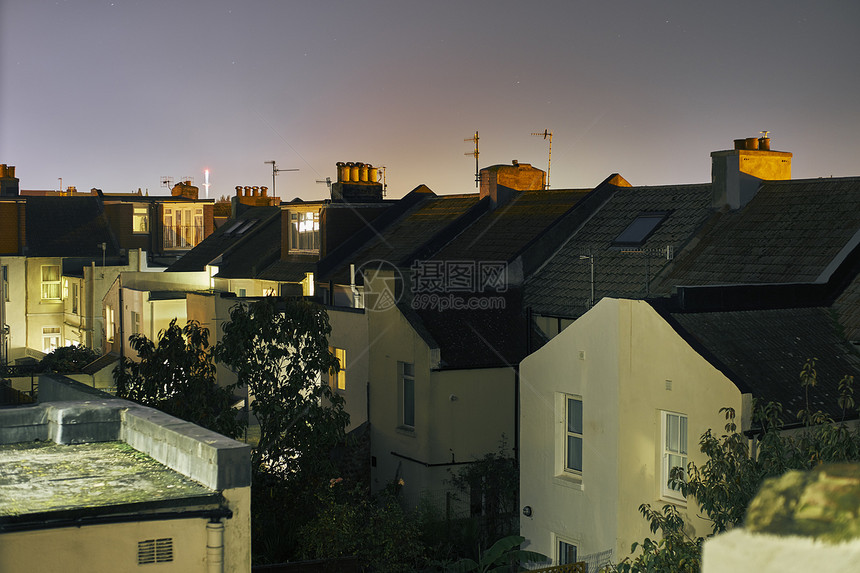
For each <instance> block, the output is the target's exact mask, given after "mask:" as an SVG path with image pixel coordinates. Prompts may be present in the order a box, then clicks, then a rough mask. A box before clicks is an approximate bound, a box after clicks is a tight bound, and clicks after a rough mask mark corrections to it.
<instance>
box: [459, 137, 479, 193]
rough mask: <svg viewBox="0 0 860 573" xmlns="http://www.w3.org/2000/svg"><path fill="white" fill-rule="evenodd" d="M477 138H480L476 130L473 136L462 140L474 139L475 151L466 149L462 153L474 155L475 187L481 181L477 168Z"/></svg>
mask: <svg viewBox="0 0 860 573" xmlns="http://www.w3.org/2000/svg"><path fill="white" fill-rule="evenodd" d="M478 139H480V138H479V137H478V132H477V131H476V132H475V135H474V137H467V138H466V139H464V140H463V141H474V142H475V151H467V152H466V153H464V155H474V156H475V187H477V186H478V183H480V182H481V172H480V171H479V170H478V155H480V154H481V152H480V151H478Z"/></svg>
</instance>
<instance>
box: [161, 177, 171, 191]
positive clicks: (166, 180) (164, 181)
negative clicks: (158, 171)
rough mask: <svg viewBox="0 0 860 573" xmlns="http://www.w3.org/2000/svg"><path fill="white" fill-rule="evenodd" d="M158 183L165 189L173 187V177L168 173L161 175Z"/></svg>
mask: <svg viewBox="0 0 860 573" xmlns="http://www.w3.org/2000/svg"><path fill="white" fill-rule="evenodd" d="M160 183H161V186H162V187H164V188H165V189H173V177H171V176H169V175H162V176H161V180H160Z"/></svg>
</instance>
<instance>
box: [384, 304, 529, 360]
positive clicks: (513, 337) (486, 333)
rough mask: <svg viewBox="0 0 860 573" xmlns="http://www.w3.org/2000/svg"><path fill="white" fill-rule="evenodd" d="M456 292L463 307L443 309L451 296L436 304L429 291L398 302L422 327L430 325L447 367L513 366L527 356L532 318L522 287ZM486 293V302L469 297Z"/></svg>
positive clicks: (431, 332)
mask: <svg viewBox="0 0 860 573" xmlns="http://www.w3.org/2000/svg"><path fill="white" fill-rule="evenodd" d="M456 298H458V300H459V301H461V302H460V304H459V305H458V307H457V308H444V310H443V307H442V306H440V305H439V304H438V302H443V303H444V301H445V300H450V298H448V296H447V295H442V294H440V295H438V297H437V298H436V299H435V300H436V301H437V302H436V303H435V304H434V303H433V302H431V300H433V299H431V298H429V297H422V296H421V295H416V296H415V298H414V299H409V298H407V300H404V301H402V302H401V303H400V304H399V305H398V306H399V307H400V308H401V311H402V312H403V314H404V316H406V318H407V319H410V322H412V323H413V325H415V326H417V329H418V330H425V331H426V332H427V333H429V335H430V337H432V340H434V341H436V343H437V345H438V347H439V351H440V358H441V368H442V369H462V368H491V367H511V366H515V365H517V364H519V362H520V361H521V360H522V359H523V358H525V356H526V354H527V353H528V352H527V350H528V348H527V345H528V336H529V333H528V322H527V321H526V319H525V316H524V315H523V314H522V312H520V310H521V308H522V301H521V298H522V294H521V293H520V292H519V291H518V290H513V289H512V290H508V291H507V292H502V293H487V294H474V293H472V294H464V295H462V296H457V297H456ZM481 299H483V303H482V304H476V305H475V308H469V306H470V301H473V300H481ZM460 305H462V306H460ZM416 320H419V321H420V324H417V325H416V324H415V321H416Z"/></svg>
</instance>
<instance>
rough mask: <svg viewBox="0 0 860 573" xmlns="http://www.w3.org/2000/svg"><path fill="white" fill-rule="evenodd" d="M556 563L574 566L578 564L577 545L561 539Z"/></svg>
mask: <svg viewBox="0 0 860 573" xmlns="http://www.w3.org/2000/svg"><path fill="white" fill-rule="evenodd" d="M556 561H557V563H558V565H572V564H573V563H576V545H574V544H573V543H568V542H567V541H562V540H561V539H559V540H558V555H556Z"/></svg>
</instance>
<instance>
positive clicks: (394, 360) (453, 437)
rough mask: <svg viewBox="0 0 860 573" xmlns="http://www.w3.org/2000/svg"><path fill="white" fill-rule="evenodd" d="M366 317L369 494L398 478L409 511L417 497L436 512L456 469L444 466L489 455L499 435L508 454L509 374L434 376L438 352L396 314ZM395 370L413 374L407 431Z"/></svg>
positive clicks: (466, 372) (511, 424) (482, 372)
mask: <svg viewBox="0 0 860 573" xmlns="http://www.w3.org/2000/svg"><path fill="white" fill-rule="evenodd" d="M370 282H371V283H373V280H371V281H370ZM374 292H376V291H374ZM366 313H367V314H366V316H367V321H368V322H367V324H368V339H369V340H370V341H371V342H370V346H369V348H370V350H369V358H370V362H369V369H368V372H369V377H370V421H371V454H372V456H373V457H374V458H375V459H376V467H372V468H371V485H372V488H373V490H374V491H378V490H380V489H382V488H384V487H385V486H386V485H387V484H390V483H391V482H392V481H393V480H395V479H396V478H398V477H399V478H402V479H403V481H404V482H405V485H404V486H403V488H402V490H401V493H402V495H403V496H404V499H405V500H406V502H407V504H408V505H410V506H412V507H414V506H415V505H417V504H418V502H419V500H420V499H421V498H422V496H429V497H430V499H431V500H432V501H435V502H436V503H437V504H443V503H444V499H445V492H446V491H448V490H449V486H448V485H447V484H446V483H445V481H446V480H448V479H449V478H450V473H449V470H453V471H456V470H457V469H459V468H461V467H462V466H458V465H452V464H451V462H452V455H453V461H454V462H465V461H472V460H475V459H477V458H480V457H482V456H484V455H485V454H487V453H490V452H496V451H498V448H499V443H500V441H501V439H502V434H505V435H506V436H507V438H508V445H509V447H512V446H513V441H514V431H515V430H514V426H515V396H514V383H515V378H514V370H513V369H512V368H488V369H475V370H436V369H435V368H437V366H438V365H437V364H436V362H437V359H436V356H438V350H436V349H435V348H431V347H430V346H429V345H428V343H427V342H426V341H425V340H424V339H422V338H421V336H419V334H418V333H417V332H416V331H415V329H414V328H413V327H412V325H411V324H410V323H409V321H408V320H407V319H406V318H405V317H404V316H403V314H402V313H401V312H400V311H399V310H398V309H397V308H396V307H391V308H389V309H387V310H383V311H374V310H371V309H367V310H366ZM399 362H405V363H412V364H414V366H415V427H414V429H413V430H410V429H406V428H403V427H402V426H401V421H402V418H401V415H402V414H401V412H402V409H401V400H402V393H401V389H400V379H399V372H400V370H399V367H398V363H399ZM452 395H454V396H455V399H454V400H451V396H452ZM406 458H412V459H411V460H410V459H406ZM428 464H430V466H428Z"/></svg>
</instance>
